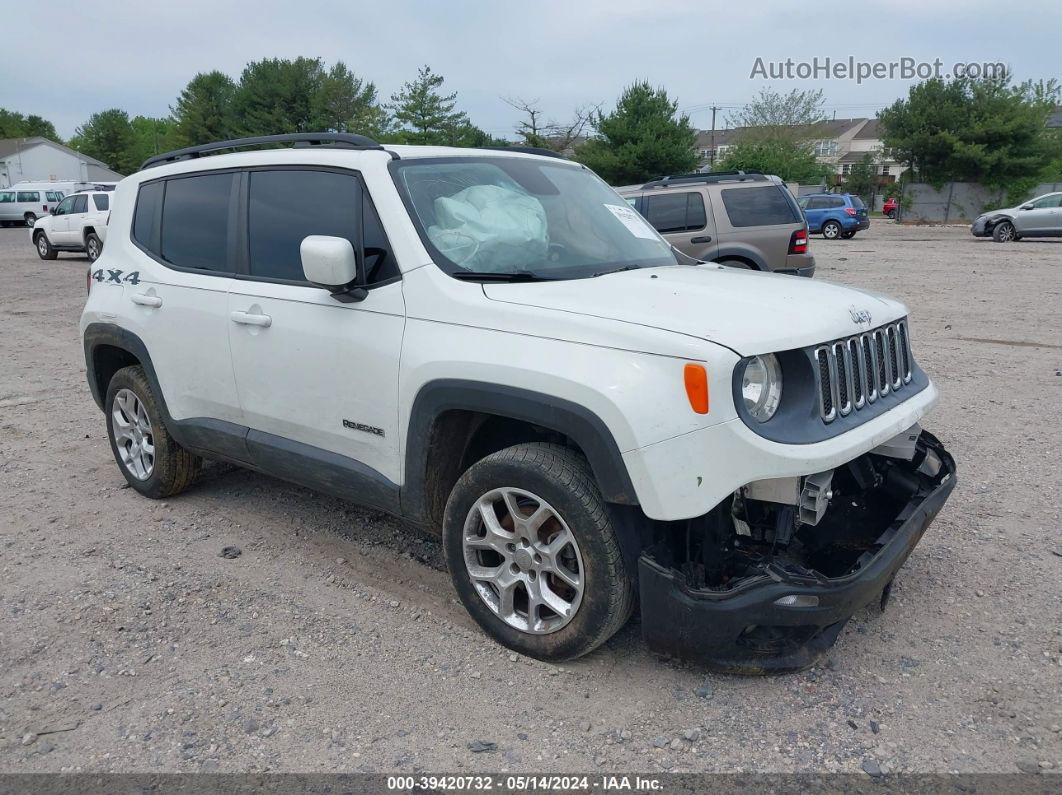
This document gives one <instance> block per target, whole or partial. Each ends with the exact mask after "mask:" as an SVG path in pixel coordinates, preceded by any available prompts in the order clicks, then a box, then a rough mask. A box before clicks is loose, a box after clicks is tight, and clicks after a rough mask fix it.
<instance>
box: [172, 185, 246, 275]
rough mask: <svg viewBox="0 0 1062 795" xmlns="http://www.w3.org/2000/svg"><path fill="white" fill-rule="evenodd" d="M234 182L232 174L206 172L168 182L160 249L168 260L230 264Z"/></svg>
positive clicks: (215, 266) (205, 266) (200, 266)
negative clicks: (229, 248)
mask: <svg viewBox="0 0 1062 795" xmlns="http://www.w3.org/2000/svg"><path fill="white" fill-rule="evenodd" d="M232 183H233V179H232V174H203V175H200V176H195V177H181V178H180V179H171V180H168V181H167V182H166V193H165V196H164V198H163V202H162V230H161V249H160V251H161V255H162V258H163V259H164V260H166V262H169V263H170V264H171V265H176V266H177V267H179V268H195V269H197V270H209V271H223V270H225V269H226V268H227V267H228V236H229V200H230V196H231V193H232Z"/></svg>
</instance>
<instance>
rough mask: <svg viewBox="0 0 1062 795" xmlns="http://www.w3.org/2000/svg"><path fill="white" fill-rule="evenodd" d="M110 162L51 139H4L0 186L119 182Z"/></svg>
mask: <svg viewBox="0 0 1062 795" xmlns="http://www.w3.org/2000/svg"><path fill="white" fill-rule="evenodd" d="M123 176H124V175H122V174H119V173H118V172H117V171H111V170H110V169H109V168H107V164H106V163H101V162H100V161H99V160H96V158H94V157H89V156H87V155H83V154H81V153H80V152H76V151H74V150H73V149H71V148H70V147H68V146H63V145H62V144H58V143H56V142H55V141H49V140H48V139H47V138H39V137H38V138H0V188H6V187H9V186H11V185H13V184H14V183H16V182H27V181H29V182H60V181H64V182H65V181H69V182H116V181H118V180H120V179H121V178H122V177H123Z"/></svg>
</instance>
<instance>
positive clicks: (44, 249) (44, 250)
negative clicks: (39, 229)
mask: <svg viewBox="0 0 1062 795" xmlns="http://www.w3.org/2000/svg"><path fill="white" fill-rule="evenodd" d="M37 251H39V252H40V255H41V256H42V257H47V256H48V241H47V240H46V239H45V237H44V235H41V236H40V237H38V238H37Z"/></svg>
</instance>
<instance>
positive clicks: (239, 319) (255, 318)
mask: <svg viewBox="0 0 1062 795" xmlns="http://www.w3.org/2000/svg"><path fill="white" fill-rule="evenodd" d="M232 322H233V323H239V324H240V325H243V326H261V327H262V328H269V327H270V326H271V325H273V318H271V317H270V316H269V315H258V314H255V315H252V314H251V313H250V312H233V313H232Z"/></svg>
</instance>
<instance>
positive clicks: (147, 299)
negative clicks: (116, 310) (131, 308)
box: [129, 293, 162, 309]
mask: <svg viewBox="0 0 1062 795" xmlns="http://www.w3.org/2000/svg"><path fill="white" fill-rule="evenodd" d="M129 298H130V300H132V302H133V303H134V304H139V305H140V306H153V307H155V308H156V309H158V308H159V307H160V306H162V299H161V298H159V297H158V296H157V295H147V294H146V293H133V294H132V295H131V296H129Z"/></svg>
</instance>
